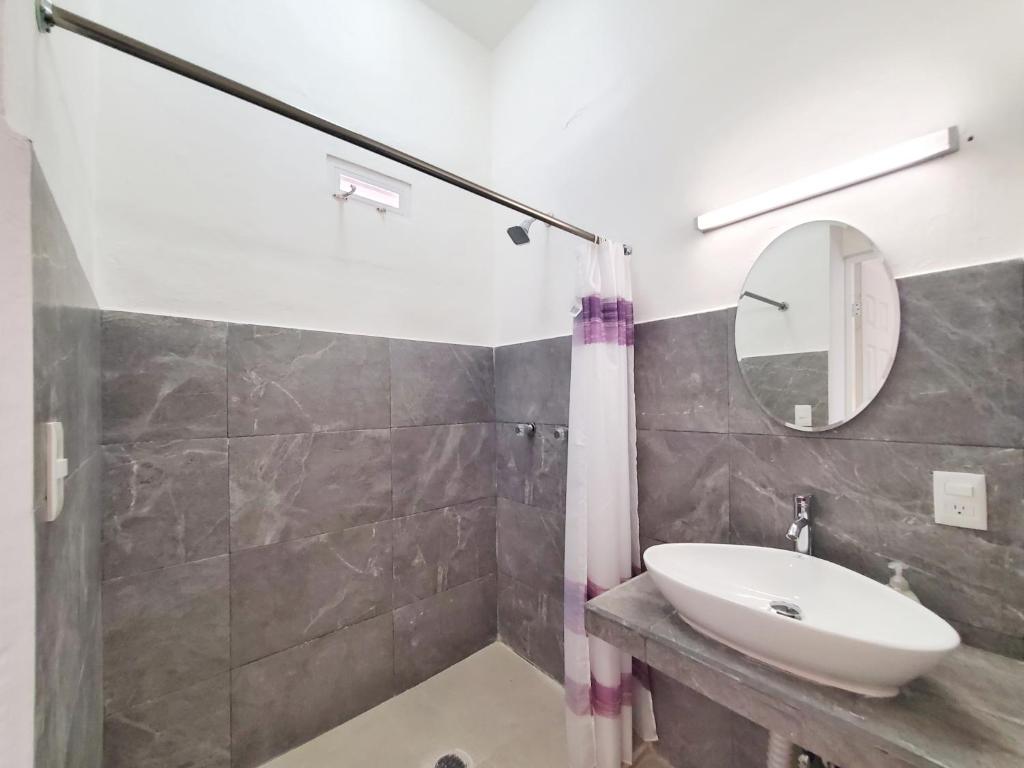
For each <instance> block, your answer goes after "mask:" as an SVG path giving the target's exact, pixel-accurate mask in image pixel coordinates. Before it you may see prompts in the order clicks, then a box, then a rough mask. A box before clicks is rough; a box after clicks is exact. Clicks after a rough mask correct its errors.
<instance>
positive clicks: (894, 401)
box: [729, 259, 1024, 447]
mask: <svg viewBox="0 0 1024 768" xmlns="http://www.w3.org/2000/svg"><path fill="white" fill-rule="evenodd" d="M898 284H899V290H900V307H901V314H902V317H901V322H900V341H899V349H898V350H897V353H896V362H895V364H894V365H893V369H892V372H891V373H890V375H889V379H888V380H887V381H886V383H885V385H884V386H883V387H882V390H881V392H879V394H878V396H877V397H876V398H875V399H874V401H872V403H871V404H870V405H869V406H868V407H867V408H866V409H865V410H864V411H863V412H862V413H861V414H860V415H858V416H857V417H856V418H854V419H853V420H852V421H851V422H850V423H849V424H846V425H844V426H843V427H841V428H839V429H837V430H831V431H829V432H825V433H822V434H821V435H820V436H821V437H826V438H835V437H846V438H862V439H868V440H887V441H906V442H921V443H948V444H954V445H991V446H1007V447H1019V446H1021V445H1024V327H1022V321H1021V318H1022V317H1024V261H1021V260H1019V259H1014V260H1010V261H1003V262H998V263H996V264H984V265H981V266H977V267H966V268H963V269H955V270H950V271H947V272H937V273H932V274H928V275H918V276H916V277H907V278H903V279H901V280H899V281H898ZM734 315H735V311H733V316H734ZM731 327H732V321H730V328H731ZM729 349H730V366H731V368H730V396H731V401H732V402H731V406H730V429H731V431H732V432H733V433H741V432H742V433H751V434H764V433H771V434H784V433H786V432H787V431H788V430H786V428H785V427H783V426H782V425H780V424H776V423H775V422H773V421H772V420H771V419H769V418H768V417H767V416H764V415H763V414H762V413H761V410H760V408H759V407H758V406H757V404H756V402H754V400H753V398H751V397H750V394H749V392H748V391H747V389H746V386H745V385H744V383H743V381H742V378H741V377H740V375H739V369H738V366H737V365H736V362H735V353H734V352H733V344H732V341H731V336H730V344H729Z"/></svg>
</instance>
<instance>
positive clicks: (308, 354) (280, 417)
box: [228, 325, 391, 437]
mask: <svg viewBox="0 0 1024 768" xmlns="http://www.w3.org/2000/svg"><path fill="white" fill-rule="evenodd" d="M228 396H229V401H228V426H229V434H230V435H231V436H232V437H235V436H239V435H276V434H286V433H294V432H334V431H340V430H345V429H371V428H374V427H387V426H389V425H390V420H391V414H390V376H389V370H388V340H387V339H383V338H378V337H376V336H355V335H350V334H343V333H327V332H324V331H300V330H293V329H290V328H271V327H264V326H255V325H232V326H230V328H229V329H228Z"/></svg>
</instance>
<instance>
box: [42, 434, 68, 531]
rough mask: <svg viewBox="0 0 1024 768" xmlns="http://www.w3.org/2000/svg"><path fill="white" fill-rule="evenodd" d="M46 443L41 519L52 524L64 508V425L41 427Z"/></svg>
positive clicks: (66, 462)
mask: <svg viewBox="0 0 1024 768" xmlns="http://www.w3.org/2000/svg"><path fill="white" fill-rule="evenodd" d="M43 432H44V440H45V441H46V508H45V509H44V510H43V515H44V517H43V519H44V520H45V521H46V522H48V523H52V522H53V521H54V520H56V519H57V518H58V517H59V516H60V511H61V510H62V509H63V508H64V480H65V478H66V477H67V476H68V460H67V458H65V456H64V425H63V424H61V423H60V422H59V421H48V422H46V423H45V424H44V425H43Z"/></svg>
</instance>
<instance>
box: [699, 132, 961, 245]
mask: <svg viewBox="0 0 1024 768" xmlns="http://www.w3.org/2000/svg"><path fill="white" fill-rule="evenodd" d="M958 149H960V139H959V134H958V132H957V129H956V126H951V127H949V128H943V129H942V130H941V131H935V132H934V133H929V134H927V135H926V136H919V137H918V138H916V139H911V140H910V141H904V142H903V143H901V144H895V145H893V146H891V147H889V148H888V149H883V150H882V151H880V152H874V153H872V154H870V155H865V156H864V157H861V158H859V159H857V160H854V161H852V162H849V163H844V164H843V165H837V166H836V167H835V168H830V169H829V170H827V171H822V172H821V173H815V174H814V175H812V176H805V177H804V178H802V179H800V180H799V181H794V182H792V183H790V184H786V185H784V186H781V187H776V188H775V189H773V190H771V191H769V192H764V193H762V194H760V195H755V196H754V197H748V198H747V199H746V200H741V201H740V202H738V203H733V204H732V205H727V206H725V207H724V208H718V209H716V210H714V211H709V212H708V213H702V214H701V215H700V216H698V217H697V229H699V230H700V231H701V232H709V231H711V230H712V229H718V228H719V227H725V226H728V225H729V224H735V223H736V222H737V221H743V220H744V219H750V218H753V217H754V216H760V215H761V214H762V213H768V212H769V211H775V210H778V209H779V208H785V207H786V206H787V205H793V204H794V203H799V202H802V201H804V200H810V199H811V198H812V197H819V196H821V195H825V194H828V193H829V192H835V191H836V190H837V189H843V188H845V187H852V186H853V185H854V184H860V183H861V182H862V181H868V180H870V179H877V178H878V177H879V176H885V175H886V174H888V173H893V172H894V171H899V170H902V169H904V168H909V167H910V166H912V165H917V164H918V163H923V162H925V161H927V160H933V159H934V158H936V157H942V156H943V155H948V154H950V153H952V152H956V151H957V150H958Z"/></svg>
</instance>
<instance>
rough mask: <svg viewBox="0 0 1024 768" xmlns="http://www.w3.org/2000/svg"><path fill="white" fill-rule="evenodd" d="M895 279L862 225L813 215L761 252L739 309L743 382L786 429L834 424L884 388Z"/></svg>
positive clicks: (894, 328) (894, 335) (895, 336)
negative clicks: (828, 219) (862, 228)
mask: <svg viewBox="0 0 1024 768" xmlns="http://www.w3.org/2000/svg"><path fill="white" fill-rule="evenodd" d="M899 329H900V302H899V292H898V290H897V288H896V281H895V280H894V279H893V277H892V274H890V272H889V267H888V266H887V265H886V263H885V259H884V258H883V257H882V255H881V254H880V253H879V252H878V251H877V250H875V247H874V245H873V244H872V243H871V241H870V240H869V239H868V238H867V237H866V236H865V235H864V233H863V232H861V231H860V230H858V229H856V228H854V227H851V226H850V225H848V224H843V223H842V222H838V221H812V222H809V223H807V224H801V225H800V226H798V227H794V228H793V229H790V230H787V231H786V232H783V233H782V234H781V235H779V237H777V238H776V239H775V240H773V241H772V243H771V244H770V245H769V246H768V247H767V248H765V249H764V252H763V253H762V254H761V255H760V256H759V257H758V259H757V261H756V262H755V263H754V266H753V267H752V268H751V270H750V274H749V275H747V280H746V282H745V283H744V284H743V292H742V293H741V294H740V298H739V303H738V305H737V307H736V358H737V360H738V361H739V366H740V371H741V372H742V374H743V379H744V381H745V382H746V384H747V388H748V389H749V390H750V392H751V394H752V395H753V396H754V398H755V399H756V400H757V402H758V403H759V404H760V406H761V408H763V409H764V411H765V413H767V414H768V415H769V416H772V417H773V418H775V419H778V420H779V421H781V422H782V423H784V424H785V425H786V426H787V427H792V428H793V429H799V430H803V431H805V432H818V431H821V430H825V429H833V428H835V427H838V426H839V425H840V424H843V423H845V422H847V421H849V420H850V419H852V418H853V417H854V416H856V415H857V414H858V413H860V412H861V411H862V410H864V408H866V407H867V405H868V403H870V402H871V400H872V399H873V398H874V397H875V395H877V394H878V391H879V390H880V389H881V388H882V384H884V383H885V379H886V377H888V375H889V371H890V370H891V369H892V363H893V360H894V359H895V357H896V344H897V342H898V340H899Z"/></svg>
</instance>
